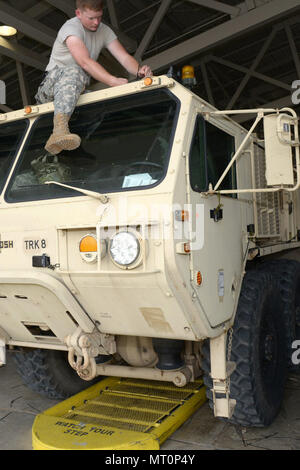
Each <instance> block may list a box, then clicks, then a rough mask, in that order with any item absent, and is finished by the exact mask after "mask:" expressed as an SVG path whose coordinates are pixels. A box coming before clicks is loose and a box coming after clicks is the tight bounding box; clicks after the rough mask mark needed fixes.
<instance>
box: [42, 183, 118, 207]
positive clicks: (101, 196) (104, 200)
mask: <svg viewBox="0 0 300 470" xmlns="http://www.w3.org/2000/svg"><path fill="white" fill-rule="evenodd" d="M44 184H56V185H57V186H62V187H63V188H67V189H73V190H74V191H78V192H79V193H82V194H85V195H86V196H90V197H93V198H94V199H99V200H100V201H101V202H102V204H107V203H108V201H109V198H108V197H107V196H105V195H104V194H101V193H96V192H95V191H89V190H88V189H81V188H76V187H75V186H69V185H68V184H62V183H58V182H57V181H45V183H44Z"/></svg>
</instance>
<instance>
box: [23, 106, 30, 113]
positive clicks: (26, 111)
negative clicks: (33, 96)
mask: <svg viewBox="0 0 300 470" xmlns="http://www.w3.org/2000/svg"><path fill="white" fill-rule="evenodd" d="M24 111H25V114H30V113H31V112H32V107H31V106H25V108H24Z"/></svg>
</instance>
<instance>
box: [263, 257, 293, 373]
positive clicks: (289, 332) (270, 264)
mask: <svg viewBox="0 0 300 470" xmlns="http://www.w3.org/2000/svg"><path fill="white" fill-rule="evenodd" d="M260 269H263V270H264V271H269V272H272V273H273V274H274V275H275V276H276V277H277V279H278V282H279V289H280V296H281V300H282V304H283V311H282V314H283V316H284V321H285V325H286V327H285V331H286V350H287V361H288V367H289V369H293V370H296V369H299V365H295V364H293V362H292V355H293V352H294V349H293V347H292V345H293V341H294V340H296V339H299V340H300V263H299V262H298V261H295V260H289V259H276V260H271V261H267V262H265V263H263V264H262V265H261V268H260Z"/></svg>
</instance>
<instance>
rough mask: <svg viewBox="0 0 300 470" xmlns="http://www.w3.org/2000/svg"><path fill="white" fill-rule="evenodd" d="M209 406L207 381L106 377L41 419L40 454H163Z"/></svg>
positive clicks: (37, 425)
mask: <svg viewBox="0 0 300 470" xmlns="http://www.w3.org/2000/svg"><path fill="white" fill-rule="evenodd" d="M205 401H206V396H205V387H204V385H203V382H202V380H197V381H195V382H193V383H189V384H188V385H186V386H185V387H182V388H178V387H176V386H175V385H173V384H171V383H169V382H158V381H155V382H154V381H150V380H140V379H124V378H123V379H120V378H117V377H110V378H105V379H103V380H101V381H100V382H98V383H97V384H96V385H93V386H92V387H89V388H88V389H86V390H84V391H82V392H80V393H78V394H76V395H74V396H72V397H71V398H68V399H67V400H64V401H63V402H61V403H58V404H57V405H55V406H53V407H52V408H50V409H48V410H46V411H44V412H43V413H41V414H39V415H38V416H37V417H36V418H35V421H34V423H33V428H32V446H33V449H34V450H134V449H136V450H158V449H159V448H160V445H161V444H162V443H163V442H164V441H165V440H166V439H167V438H168V437H169V436H170V435H171V434H172V433H174V431H176V429H178V428H179V426H181V425H182V424H183V423H184V422H185V421H186V420H187V419H188V418H189V417H190V416H191V415H192V414H193V413H194V412H195V411H196V410H197V409H198V408H199V407H200V406H201V405H202V404H203V403H204V402H205Z"/></svg>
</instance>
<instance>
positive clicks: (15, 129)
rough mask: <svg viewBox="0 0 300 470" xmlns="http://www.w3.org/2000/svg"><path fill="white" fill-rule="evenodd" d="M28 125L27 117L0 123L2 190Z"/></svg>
mask: <svg viewBox="0 0 300 470" xmlns="http://www.w3.org/2000/svg"><path fill="white" fill-rule="evenodd" d="M27 127H28V120H27V119H23V120H20V121H15V122H8V123H4V124H1V125H0V191H2V189H3V186H4V185H5V182H6V178H7V175H8V172H9V170H10V168H11V166H12V164H13V162H14V157H15V156H16V154H17V151H18V149H19V147H20V144H21V142H22V138H23V136H24V134H25V132H26V129H27Z"/></svg>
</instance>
